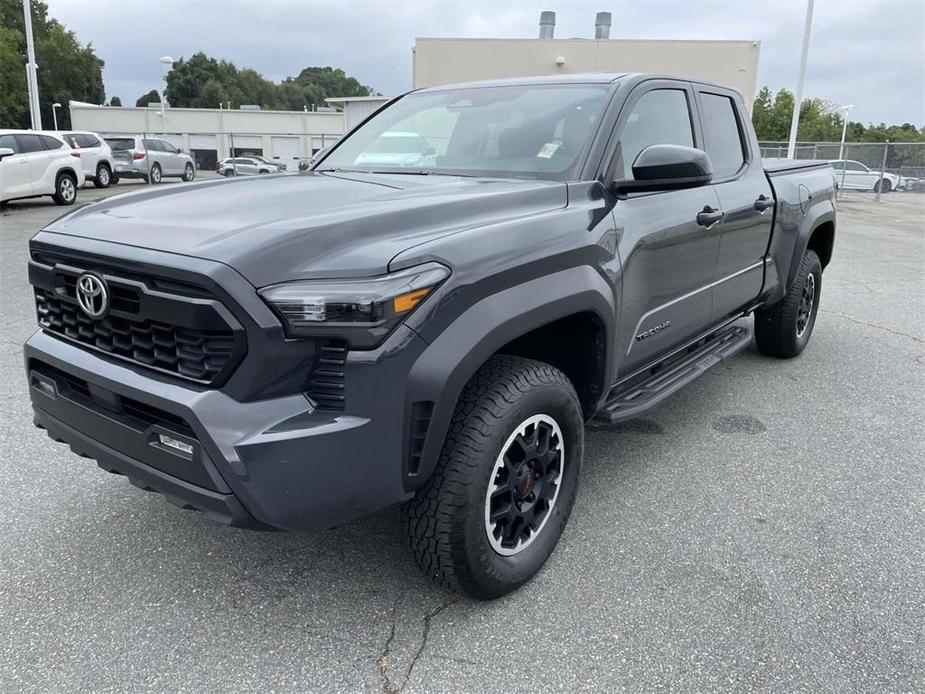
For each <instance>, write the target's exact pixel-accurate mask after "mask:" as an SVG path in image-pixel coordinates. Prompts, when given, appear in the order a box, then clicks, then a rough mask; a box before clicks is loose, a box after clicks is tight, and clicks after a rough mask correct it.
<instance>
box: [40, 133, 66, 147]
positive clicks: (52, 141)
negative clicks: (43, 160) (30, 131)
mask: <svg viewBox="0 0 925 694" xmlns="http://www.w3.org/2000/svg"><path fill="white" fill-rule="evenodd" d="M39 137H40V138H42V144H43V145H44V146H45V149H61V148H62V147H64V143H63V142H61V140H58V139H56V138H54V137H49V136H48V135H39Z"/></svg>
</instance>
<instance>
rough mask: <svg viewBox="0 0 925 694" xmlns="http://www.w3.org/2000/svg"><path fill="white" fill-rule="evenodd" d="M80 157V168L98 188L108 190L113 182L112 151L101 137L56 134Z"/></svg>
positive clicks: (79, 133)
mask: <svg viewBox="0 0 925 694" xmlns="http://www.w3.org/2000/svg"><path fill="white" fill-rule="evenodd" d="M55 134H57V135H58V136H59V137H60V138H61V139H63V140H64V141H65V142H66V143H68V144H69V145H70V146H71V149H72V150H74V152H76V153H77V156H79V157H80V167H81V168H82V169H83V170H84V175H85V176H86V178H87V180H88V181H93V185H95V186H96V187H97V188H108V187H109V185H110V184H111V183H112V182H113V181H112V168H113V163H112V150H111V149H110V148H109V145H108V144H107V143H106V140H104V139H103V138H102V137H101V136H100V135H97V134H96V133H89V132H79V131H70V132H59V133H55Z"/></svg>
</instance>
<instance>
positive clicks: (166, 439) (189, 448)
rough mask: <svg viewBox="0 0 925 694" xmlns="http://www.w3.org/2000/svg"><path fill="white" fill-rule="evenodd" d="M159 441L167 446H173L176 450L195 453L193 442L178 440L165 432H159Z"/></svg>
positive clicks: (187, 453) (186, 453)
mask: <svg viewBox="0 0 925 694" xmlns="http://www.w3.org/2000/svg"><path fill="white" fill-rule="evenodd" d="M157 441H158V443H159V444H161V445H162V446H164V447H165V448H172V449H173V450H175V451H179V452H180V453H183V454H185V455H188V456H191V455H193V444H191V443H184V442H183V441H177V440H176V439H175V438H172V437H170V436H166V435H165V434H158V435H157Z"/></svg>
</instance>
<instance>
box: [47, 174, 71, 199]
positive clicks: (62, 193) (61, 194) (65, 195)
mask: <svg viewBox="0 0 925 694" xmlns="http://www.w3.org/2000/svg"><path fill="white" fill-rule="evenodd" d="M51 199H52V200H54V201H55V204H56V205H73V204H74V201H75V200H77V180H76V179H75V178H74V177H73V176H72V175H71V174H66V173H59V174H58V177H57V178H56V179H55V192H54V193H53V194H52V196H51Z"/></svg>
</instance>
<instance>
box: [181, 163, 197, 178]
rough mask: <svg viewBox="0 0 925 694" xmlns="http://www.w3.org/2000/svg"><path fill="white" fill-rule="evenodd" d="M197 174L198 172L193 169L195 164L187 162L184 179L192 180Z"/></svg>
mask: <svg viewBox="0 0 925 694" xmlns="http://www.w3.org/2000/svg"><path fill="white" fill-rule="evenodd" d="M195 176H196V172H195V171H194V170H193V165H192V164H190V163H189V162H187V163H186V166H185V167H183V180H184V181H186V182H189V181H192V180H193V178H195Z"/></svg>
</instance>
